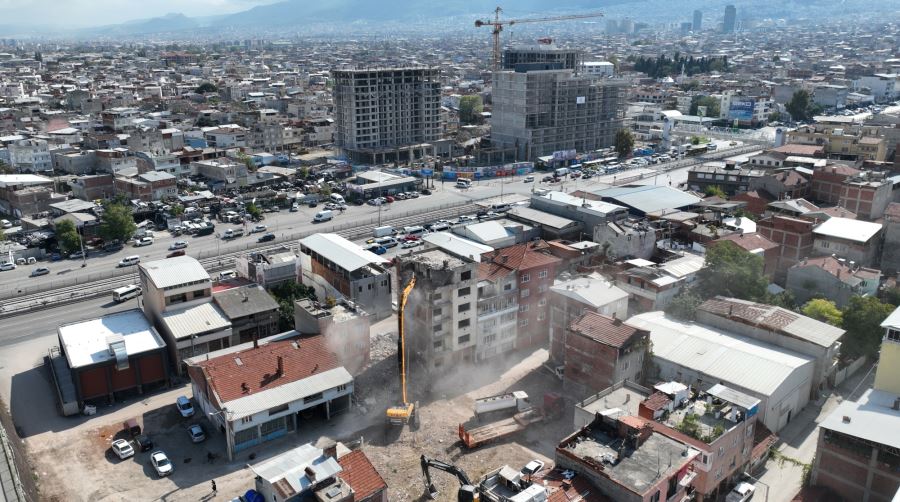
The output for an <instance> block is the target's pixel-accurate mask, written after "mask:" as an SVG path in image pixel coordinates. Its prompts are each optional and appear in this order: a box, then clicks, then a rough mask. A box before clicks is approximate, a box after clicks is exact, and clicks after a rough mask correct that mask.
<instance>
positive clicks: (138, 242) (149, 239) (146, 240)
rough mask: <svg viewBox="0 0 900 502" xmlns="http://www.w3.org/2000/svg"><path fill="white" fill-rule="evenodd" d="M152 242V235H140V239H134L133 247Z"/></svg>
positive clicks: (147, 244)
mask: <svg viewBox="0 0 900 502" xmlns="http://www.w3.org/2000/svg"><path fill="white" fill-rule="evenodd" d="M150 244H153V237H141V238H140V239H135V241H134V247H136V248H139V247H141V246H149V245H150Z"/></svg>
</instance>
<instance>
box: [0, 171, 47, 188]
mask: <svg viewBox="0 0 900 502" xmlns="http://www.w3.org/2000/svg"><path fill="white" fill-rule="evenodd" d="M43 183H47V184H49V183H53V180H51V179H50V178H47V177H44V176H38V175H36V174H0V187H5V186H8V185H38V184H43Z"/></svg>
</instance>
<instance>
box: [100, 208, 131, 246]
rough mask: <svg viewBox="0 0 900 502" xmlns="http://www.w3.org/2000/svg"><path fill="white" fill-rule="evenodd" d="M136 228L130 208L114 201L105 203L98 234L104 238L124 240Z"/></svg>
mask: <svg viewBox="0 0 900 502" xmlns="http://www.w3.org/2000/svg"><path fill="white" fill-rule="evenodd" d="M136 230H137V225H135V224H134V216H132V214H131V208H129V207H128V206H125V205H123V204H119V203H115V202H111V203H108V204H107V205H106V207H105V208H104V210H103V216H101V217H100V235H102V236H103V238H104V239H106V240H108V241H111V240H119V241H126V240H128V238H129V237H131V236H132V235H134V232H135V231H136Z"/></svg>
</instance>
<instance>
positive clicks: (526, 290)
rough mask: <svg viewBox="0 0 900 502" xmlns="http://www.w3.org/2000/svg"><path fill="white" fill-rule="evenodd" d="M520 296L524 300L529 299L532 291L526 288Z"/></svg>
mask: <svg viewBox="0 0 900 502" xmlns="http://www.w3.org/2000/svg"><path fill="white" fill-rule="evenodd" d="M519 294H520V295H522V298H528V295H530V294H531V291H530V290H529V289H528V288H525V289H523V290H522V292H521V293H519Z"/></svg>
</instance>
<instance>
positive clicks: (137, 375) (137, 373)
mask: <svg viewBox="0 0 900 502" xmlns="http://www.w3.org/2000/svg"><path fill="white" fill-rule="evenodd" d="M131 364H134V381H135V382H137V388H138V394H139V395H143V394H144V382H143V381H142V380H141V365H140V359H138V360H137V361H131Z"/></svg>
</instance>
